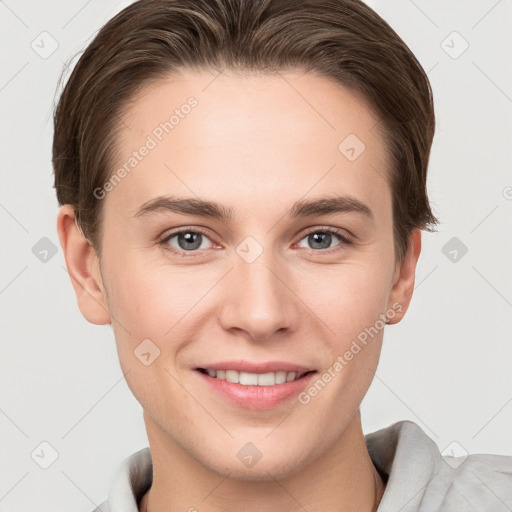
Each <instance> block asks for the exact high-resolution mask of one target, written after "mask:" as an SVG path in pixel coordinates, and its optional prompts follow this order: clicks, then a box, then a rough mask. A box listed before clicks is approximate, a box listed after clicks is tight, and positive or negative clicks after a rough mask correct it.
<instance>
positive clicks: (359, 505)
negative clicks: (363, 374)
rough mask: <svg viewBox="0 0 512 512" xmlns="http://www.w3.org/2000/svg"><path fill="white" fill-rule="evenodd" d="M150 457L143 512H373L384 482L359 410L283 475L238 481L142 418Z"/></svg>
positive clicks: (150, 420)
mask: <svg viewBox="0 0 512 512" xmlns="http://www.w3.org/2000/svg"><path fill="white" fill-rule="evenodd" d="M145 421H146V426H147V428H148V439H149V444H150V450H151V455H152V461H153V483H152V486H151V489H150V490H149V491H148V492H147V493H146V494H145V496H144V497H143V499H142V502H141V505H140V510H141V512H164V511H166V512H168V511H169V510H190V511H191V512H192V511H201V510H208V511H209V512H231V511H238V510H245V511H247V512H261V511H263V510H264V511H265V512H274V511H275V512H277V511H282V510H287V511H290V512H299V511H301V512H303V511H304V510H308V512H320V511H322V512H323V511H325V510H335V511H337V512H355V511H358V512H374V511H375V510H376V509H377V506H378V503H379V501H380V499H381V497H382V494H383V492H384V488H385V484H384V482H383V481H382V479H381V477H380V475H379V473H378V472H377V471H376V469H375V467H374V466H373V463H372V461H371V459H370V456H369V454H368V450H367V448H366V443H365V440H364V434H363V431H362V427H361V417H360V413H359V411H357V413H356V414H355V415H354V417H353V418H352V421H351V423H350V424H349V426H348V427H347V429H346V430H345V431H344V432H343V434H342V435H341V436H340V438H339V439H338V440H337V441H336V442H335V443H334V445H333V446H332V447H331V448H330V449H329V450H328V451H327V452H326V453H324V454H322V455H321V456H320V457H318V458H317V459H316V460H315V461H313V463H312V464H310V465H308V466H307V467H304V468H302V469H300V470H299V471H297V472H296V473H294V474H293V475H292V476H289V477H287V478H284V479H281V480H276V479H273V478H269V480H266V481H241V480H234V479H230V478H229V475H228V476H223V475H220V474H218V473H216V472H214V471H211V470H210V469H209V468H207V467H205V466H203V465H202V464H200V463H199V462H198V461H197V460H195V459H192V457H190V456H189V455H188V454H187V453H186V452H184V451H183V450H182V449H181V448H180V447H179V446H178V445H177V444H175V443H174V442H172V440H170V439H169V437H168V436H167V435H166V434H165V433H164V432H163V431H162V430H160V429H159V428H158V426H157V425H156V424H155V423H154V422H153V420H152V419H151V418H149V415H148V418H145Z"/></svg>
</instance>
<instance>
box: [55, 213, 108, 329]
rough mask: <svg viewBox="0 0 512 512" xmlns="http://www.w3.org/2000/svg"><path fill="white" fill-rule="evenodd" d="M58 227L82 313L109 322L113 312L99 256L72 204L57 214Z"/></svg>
mask: <svg viewBox="0 0 512 512" xmlns="http://www.w3.org/2000/svg"><path fill="white" fill-rule="evenodd" d="M57 231H58V234H59V240H60V245H61V247H62V251H63V252H64V258H65V260H66V267H67V270H68V274H69V277H70V279H71V284H72V285H73V288H74V290H75V294H76V298H77V302H78V307H79V308H80V311H81V313H82V315H83V316H84V317H85V319H86V320H87V321H89V322H91V323H93V324H97V325H105V324H109V323H110V314H109V312H108V306H107V300H106V296H105V290H104V287H103V282H102V279H101V273H100V267H99V260H98V257H97V255H96V251H95V250H94V248H93V247H92V246H91V244H90V243H89V242H88V241H87V240H86V239H85V238H84V236H83V235H82V233H81V231H80V230H79V229H78V226H77V225H76V222H75V213H74V209H73V207H72V206H71V205H64V206H62V207H61V208H60V210H59V213H58V217H57Z"/></svg>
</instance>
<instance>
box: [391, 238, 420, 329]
mask: <svg viewBox="0 0 512 512" xmlns="http://www.w3.org/2000/svg"><path fill="white" fill-rule="evenodd" d="M420 252H421V230H419V229H414V230H413V231H412V232H411V234H410V236H409V244H408V247H407V252H406V254H405V256H404V259H403V261H402V262H401V263H400V264H399V266H398V267H397V270H396V275H397V277H396V280H395V281H394V284H393V287H392V289H391V293H390V295H389V300H388V310H389V309H393V311H395V313H396V314H395V315H394V316H393V318H389V320H388V322H387V323H388V324H396V323H398V322H400V320H402V318H403V317H404V315H405V313H406V311H407V309H408V307H409V304H410V302H411V299H412V294H413V292H414V282H415V274H416V264H417V263H418V258H419V256H420Z"/></svg>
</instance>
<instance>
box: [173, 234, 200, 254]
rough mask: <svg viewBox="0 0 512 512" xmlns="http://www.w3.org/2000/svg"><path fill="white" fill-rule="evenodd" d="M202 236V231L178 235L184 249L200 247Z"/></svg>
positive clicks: (180, 244)
mask: <svg viewBox="0 0 512 512" xmlns="http://www.w3.org/2000/svg"><path fill="white" fill-rule="evenodd" d="M201 237H202V234H201V233H190V232H189V233H181V234H180V235H178V243H179V246H180V247H181V248H182V249H183V250H185V251H190V250H193V249H197V248H198V247H200V245H201Z"/></svg>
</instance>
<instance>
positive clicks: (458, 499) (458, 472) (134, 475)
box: [93, 421, 512, 512]
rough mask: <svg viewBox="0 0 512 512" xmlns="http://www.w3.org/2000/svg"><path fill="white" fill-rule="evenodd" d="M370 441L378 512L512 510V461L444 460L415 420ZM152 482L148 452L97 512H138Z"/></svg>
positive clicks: (116, 481)
mask: <svg viewBox="0 0 512 512" xmlns="http://www.w3.org/2000/svg"><path fill="white" fill-rule="evenodd" d="M365 439H366V446H367V447H368V452H369V454H370V457H371V459H372V461H373V463H374V465H375V467H376V468H377V469H378V471H379V472H380V474H381V476H382V477H383V478H384V480H385V481H387V485H386V490H385V492H384V495H383V496H382V500H381V502H380V505H379V508H378V511H377V512H511V511H512V456H505V455H484V454H482V455H480V454H479V455H466V456H459V457H447V456H442V455H441V453H440V451H439V449H438V447H437V445H436V443H435V442H434V441H433V440H432V439H430V437H428V436H427V434H426V433H425V432H424V431H423V430H422V429H421V428H420V427H419V426H418V425H416V424H415V423H413V422H412V421H400V422H398V423H394V424H393V425H390V426H389V427H386V428H383V429H381V430H378V431H376V432H373V433H371V434H367V435H366V436H365ZM152 479H153V467H152V463H151V452H150V451H149V448H144V449H142V450H139V451H138V452H136V453H134V454H132V455H130V456H129V457H128V458H127V459H125V460H124V461H123V462H122V464H121V466H120V467H119V469H118V471H117V473H116V474H115V476H114V478H113V479H112V482H111V485H110V488H109V493H108V500H106V501H104V502H103V503H102V504H101V505H100V506H99V508H97V509H95V510H94V511H93V512H100V511H101V512H139V508H138V504H139V503H140V500H141V499H142V496H143V495H144V494H145V493H146V491H147V490H148V489H149V488H150V486H151V482H152Z"/></svg>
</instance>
